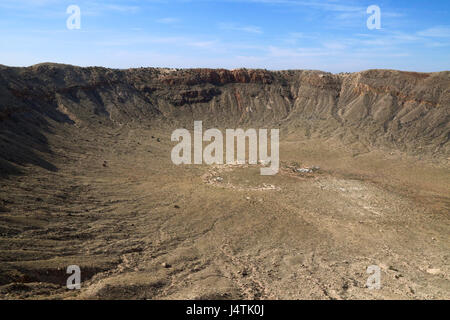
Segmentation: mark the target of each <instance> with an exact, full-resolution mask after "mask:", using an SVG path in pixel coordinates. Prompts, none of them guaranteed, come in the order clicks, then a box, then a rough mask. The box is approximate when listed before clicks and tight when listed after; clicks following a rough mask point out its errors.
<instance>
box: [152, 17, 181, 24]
mask: <svg viewBox="0 0 450 320" xmlns="http://www.w3.org/2000/svg"><path fill="white" fill-rule="evenodd" d="M179 21H180V20H179V19H177V18H171V17H167V18H161V19H158V20H156V22H158V23H164V24H172V23H177V22H179Z"/></svg>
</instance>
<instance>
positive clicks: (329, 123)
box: [0, 64, 450, 163]
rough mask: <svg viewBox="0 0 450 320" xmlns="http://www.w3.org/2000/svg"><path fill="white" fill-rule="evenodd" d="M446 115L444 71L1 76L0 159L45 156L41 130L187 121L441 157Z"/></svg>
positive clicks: (62, 70) (45, 69) (9, 72)
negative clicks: (25, 152) (22, 152)
mask: <svg viewBox="0 0 450 320" xmlns="http://www.w3.org/2000/svg"><path fill="white" fill-rule="evenodd" d="M449 111H450V72H449V71H444V72H438V73H415V72H401V71H394V70H368V71H363V72H357V73H345V74H344V73H343V74H331V73H325V72H320V71H303V70H287V71H267V70H247V69H238V70H223V69H217V70H216V69H186V70H184V69H183V70H179V69H163V68H141V69H129V70H115V69H106V68H100V67H89V68H81V67H75V66H69V65H58V64H39V65H34V66H31V67H28V68H13V67H6V66H0V136H1V137H2V142H1V145H0V147H1V149H0V158H2V161H5V160H7V161H8V162H11V161H12V162H19V163H21V162H23V161H19V160H18V159H15V157H14V155H11V152H10V151H9V150H11V145H13V144H16V148H17V149H20V148H31V146H29V145H28V146H27V143H26V142H27V141H25V140H26V138H24V135H26V134H27V132H28V134H29V135H30V136H32V138H33V139H38V140H33V141H34V142H35V143H33V146H32V148H33V149H35V148H38V149H39V148H40V149H46V147H45V146H38V145H39V143H40V142H39V141H41V142H43V141H44V140H45V138H44V136H43V135H42V132H43V131H45V130H46V128H48V126H49V125H50V123H49V121H50V122H56V123H67V124H70V125H76V126H83V125H88V124H92V123H95V124H96V125H101V124H103V125H108V124H110V125H115V124H125V123H130V122H132V123H136V124H139V123H143V124H145V123H150V122H152V121H155V120H160V121H161V122H164V121H166V122H167V123H171V124H179V125H182V124H184V123H188V122H189V123H190V124H191V125H192V119H195V120H203V121H205V122H206V123H209V124H211V125H216V126H233V127H237V126H242V127H249V126H255V127H257V126H260V125H264V126H266V127H267V126H276V127H281V128H285V129H286V130H291V131H298V132H299V133H300V134H305V135H306V136H320V137H324V138H329V137H337V138H339V139H342V140H343V141H344V142H347V143H360V144H362V145H364V146H365V147H366V148H369V149H370V148H371V147H373V146H383V147H387V148H391V149H400V150H402V151H407V152H412V153H424V154H432V155H435V156H438V157H441V156H443V157H448V154H449V144H448V140H449V135H450V125H449V120H450V116H449ZM100 123H101V124H100ZM22 139H24V141H22ZM39 139H40V140H39ZM28 142H29V141H28ZM28 144H29V143H28ZM26 146H27V147H26ZM13 149H14V148H13ZM25 162H26V161H25Z"/></svg>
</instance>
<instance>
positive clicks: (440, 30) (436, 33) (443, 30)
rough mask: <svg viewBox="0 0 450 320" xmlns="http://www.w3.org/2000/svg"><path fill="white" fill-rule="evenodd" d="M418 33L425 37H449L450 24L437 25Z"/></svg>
mask: <svg viewBox="0 0 450 320" xmlns="http://www.w3.org/2000/svg"><path fill="white" fill-rule="evenodd" d="M417 34H418V35H419V36H423V37H433V38H449V37H450V26H437V27H433V28H429V29H426V30H423V31H419V32H418V33H417Z"/></svg>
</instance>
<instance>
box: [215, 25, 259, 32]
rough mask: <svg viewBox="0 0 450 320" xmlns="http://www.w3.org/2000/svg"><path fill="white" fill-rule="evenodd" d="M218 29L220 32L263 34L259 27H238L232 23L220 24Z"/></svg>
mask: <svg viewBox="0 0 450 320" xmlns="http://www.w3.org/2000/svg"><path fill="white" fill-rule="evenodd" d="M219 28H220V29H222V30H230V31H241V32H247V33H256V34H261V33H263V31H262V29H261V28H260V27H257V26H240V25H236V24H234V23H220V24H219Z"/></svg>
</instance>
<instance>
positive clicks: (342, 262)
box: [0, 124, 450, 299]
mask: <svg viewBox="0 0 450 320" xmlns="http://www.w3.org/2000/svg"><path fill="white" fill-rule="evenodd" d="M62 126H67V128H65V129H64V130H60V131H57V134H51V135H50V134H48V137H47V138H48V139H49V140H48V144H49V146H51V152H52V154H51V156H49V157H51V159H50V158H49V161H50V162H51V163H52V164H53V165H55V167H57V168H58V170H55V171H49V170H46V169H44V168H42V167H38V166H34V165H27V166H25V167H24V168H23V171H24V172H23V173H22V174H20V175H11V176H8V177H5V178H3V179H2V180H0V201H1V202H0V298H1V299H36V298H37V299H74V298H76V299H391V298H392V299H439V298H443V299H449V298H450V279H449V276H450V268H449V253H450V220H449V217H450V216H449V211H450V196H449V193H448V190H450V171H449V163H448V161H445V160H441V161H433V160H432V159H431V160H430V159H420V158H418V157H412V156H408V155H406V154H403V153H401V152H388V151H383V150H377V149H374V150H372V151H370V152H365V153H359V152H354V150H352V149H351V148H348V147H346V146H344V145H342V144H340V143H339V142H338V141H334V140H319V139H313V138H308V137H305V136H303V137H300V136H299V135H296V134H295V132H283V133H282V135H281V147H280V155H281V162H282V168H281V171H280V173H279V174H277V175H275V176H260V175H259V168H258V167H257V166H248V167H242V166H206V165H198V166H194V165H191V166H186V165H182V166H175V165H173V164H172V162H171V161H170V151H171V148H172V147H173V146H174V145H175V143H174V142H171V141H170V133H171V132H170V130H168V129H166V128H163V127H157V126H154V127H149V128H143V127H133V126H122V127H100V128H97V129H95V131H94V130H93V129H92V128H89V127H81V128H75V127H73V126H70V125H68V124H62ZM152 136H153V138H152ZM158 139H159V141H158ZM293 165H298V166H301V167H311V166H319V167H320V169H319V170H317V171H315V172H312V173H305V174H302V173H298V172H294V171H293V170H292V169H291V168H292V166H293ZM217 177H220V179H216V178H217ZM212 179H214V180H212ZM69 265H78V266H80V268H81V276H82V284H81V289H80V290H68V289H67V288H66V279H67V278H68V277H69V275H68V274H66V268H67V266H69ZM370 265H376V266H379V268H380V269H381V289H379V290H376V289H372V290H370V289H369V288H367V287H366V281H367V279H368V277H369V276H370V275H369V274H367V273H366V270H367V268H368V266H370Z"/></svg>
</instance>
